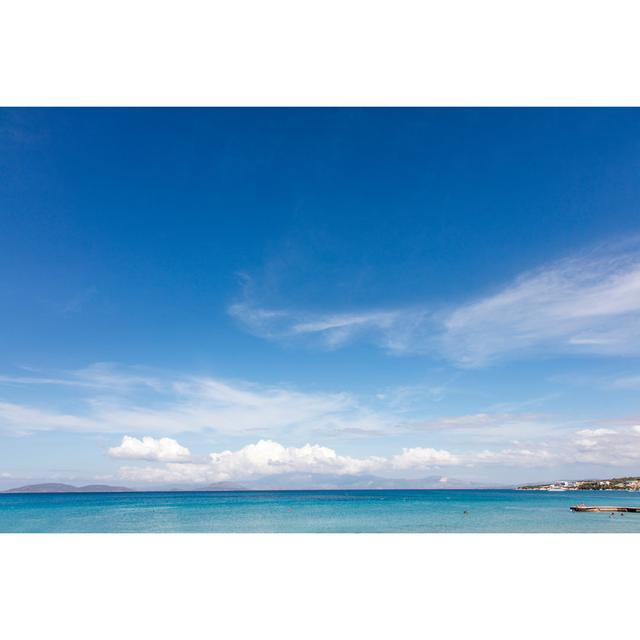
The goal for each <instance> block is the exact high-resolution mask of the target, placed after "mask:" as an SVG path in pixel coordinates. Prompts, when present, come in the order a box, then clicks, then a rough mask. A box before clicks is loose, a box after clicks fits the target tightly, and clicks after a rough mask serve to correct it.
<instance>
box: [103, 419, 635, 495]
mask: <svg viewBox="0 0 640 640" xmlns="http://www.w3.org/2000/svg"><path fill="white" fill-rule="evenodd" d="M165 451H170V452H175V451H179V452H185V451H187V450H186V449H185V448H184V447H182V446H181V445H180V444H179V443H178V442H177V441H175V440H172V439H170V438H163V439H162V440H155V439H154V438H150V437H145V438H143V439H142V440H138V439H136V438H131V437H129V436H125V437H124V438H123V440H122V443H121V444H120V446H118V447H113V448H111V449H109V452H108V453H109V455H110V456H112V457H114V458H128V459H130V460H142V461H149V460H155V461H158V462H165V464H163V465H162V466H157V465H155V466H148V465H147V466H133V467H132V466H128V467H127V466H125V467H121V468H120V470H119V477H120V478H122V479H123V480H127V481H136V482H155V483H168V482H180V483H194V484H197V483H210V482H224V481H242V480H248V479H251V478H263V477H268V476H272V475H280V474H288V473H307V474H334V475H360V474H377V475H381V476H383V477H396V478H397V477H404V476H406V475H408V476H410V477H419V476H420V475H421V474H425V473H427V472H432V471H441V470H442V469H444V468H456V467H457V468H461V467H471V468H475V467H483V466H486V465H494V466H499V465H502V466H514V467H537V468H539V467H542V468H544V467H552V466H554V465H557V464H559V463H562V464H587V463H588V464H600V465H613V464H629V463H638V462H640V425H634V426H631V427H622V428H618V429H606V428H598V429H579V430H577V431H573V432H571V433H570V434H567V435H566V436H564V437H562V438H555V439H554V441H553V442H547V443H528V444H524V443H521V444H516V445H512V446H511V447H510V448H503V449H499V450H489V449H484V450H480V451H474V452H466V453H453V452H451V451H447V450H444V449H433V448H430V447H409V448H406V447H405V448H403V449H402V450H401V452H400V453H396V454H393V455H390V456H367V457H360V458H358V457H354V456H344V455H339V454H338V453H337V452H336V451H335V450H334V449H331V448H329V447H325V446H321V445H317V444H314V445H311V444H306V445H304V446H302V447H285V446H283V445H282V444H280V443H278V442H275V441H273V440H259V441H258V442H256V443H252V444H248V445H246V446H244V447H242V448H240V449H238V450H236V451H229V450H226V451H222V452H219V453H210V454H209V456H208V458H207V459H205V460H204V461H195V460H192V459H191V458H190V456H189V455H188V452H187V454H186V455H181V456H179V457H174V458H170V457H169V456H165V457H161V455H162V452H165Z"/></svg>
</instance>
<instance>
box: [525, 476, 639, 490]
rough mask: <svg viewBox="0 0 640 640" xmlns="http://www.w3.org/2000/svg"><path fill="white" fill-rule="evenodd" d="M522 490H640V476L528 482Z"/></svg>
mask: <svg viewBox="0 0 640 640" xmlns="http://www.w3.org/2000/svg"><path fill="white" fill-rule="evenodd" d="M518 489H520V490H522V491H607V490H609V491H640V477H627V478H611V479H609V480H572V481H567V480H558V481H556V482H551V483H549V484H527V485H522V486H521V487H518Z"/></svg>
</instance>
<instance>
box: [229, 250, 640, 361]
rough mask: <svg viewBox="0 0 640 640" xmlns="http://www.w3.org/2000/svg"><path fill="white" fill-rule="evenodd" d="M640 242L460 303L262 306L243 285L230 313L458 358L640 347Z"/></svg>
mask: <svg viewBox="0 0 640 640" xmlns="http://www.w3.org/2000/svg"><path fill="white" fill-rule="evenodd" d="M637 244H638V243H637V242H634V243H632V244H629V245H626V246H617V247H608V248H606V249H601V250H599V251H594V252H591V253H585V254H581V255H576V256H572V257H570V258H567V259H564V260H561V261H558V262H556V263H553V264H549V265H546V266H543V267H542V268H540V269H538V270H535V271H532V272H528V273H524V274H522V275H521V276H519V277H518V278H516V279H515V280H514V281H512V282H510V283H508V284H506V285H505V286H503V287H502V288H501V289H500V290H499V291H497V292H496V293H493V294H490V295H487V296H485V297H481V298H479V299H477V300H474V301H470V302H467V303H464V304H462V305H458V306H456V307H453V308H446V307H442V306H440V307H439V308H434V306H433V305H432V304H431V303H429V302H426V303H425V304H424V305H422V306H412V307H405V308H396V309H385V310H364V311H357V312H356V311H353V312H348V313H320V314H314V313H310V312H304V311H300V310H291V309H269V310H267V309H263V308H260V307H259V306H257V305H256V304H255V303H254V302H253V301H252V300H251V299H250V298H249V297H248V295H247V293H246V292H245V294H244V298H243V299H242V300H241V301H240V302H237V303H235V304H233V305H231V306H230V307H229V313H230V314H231V315H232V316H233V317H234V318H236V319H237V320H238V321H239V322H240V323H241V324H242V325H243V326H245V327H246V328H247V329H248V330H249V331H251V332H252V333H254V334H256V335H259V336H262V337H265V338H268V339H276V340H293V339H300V338H305V337H307V338H308V337H310V336H315V338H316V340H317V341H318V343H319V344H321V345H324V346H326V347H328V348H337V347H340V346H343V345H345V344H347V343H348V342H350V341H352V340H354V339H356V338H367V339H369V340H371V341H372V342H373V343H375V344H377V345H380V346H382V347H383V348H385V349H387V350H389V351H391V352H394V353H422V354H431V355H433V354H437V355H440V356H444V357H445V358H447V359H449V360H451V361H453V362H455V363H456V364H458V365H460V366H466V367H476V366H482V365H486V364H488V363H490V362H492V361H494V360H496V359H499V358H506V357H513V356H522V355H527V354H534V353H592V354H600V355H639V354H640V250H639V249H638V247H637Z"/></svg>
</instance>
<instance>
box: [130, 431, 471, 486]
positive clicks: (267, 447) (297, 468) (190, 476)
mask: <svg viewBox="0 0 640 640" xmlns="http://www.w3.org/2000/svg"><path fill="white" fill-rule="evenodd" d="M457 462H458V460H457V458H456V457H455V456H453V455H452V454H450V453H449V452H447V451H437V450H435V449H420V448H414V449H405V450H403V452H402V454H400V455H398V456H394V457H393V458H384V457H380V456H368V457H364V458H355V457H352V456H344V455H339V454H338V453H336V451H335V450H333V449H330V448H329V447H324V446H321V445H317V444H313V445H312V444H306V445H304V446H302V447H285V446H283V445H282V444H280V443H278V442H274V441H273V440H260V441H258V442H256V443H255V444H249V445H247V446H245V447H242V448H241V449H238V450H237V451H222V452H220V453H212V454H210V456H209V461H208V463H206V464H188V463H187V464H167V465H165V466H163V467H124V468H122V469H121V470H120V473H121V477H122V478H123V479H125V480H136V481H152V482H218V481H224V480H246V479H248V478H252V477H264V476H269V475H274V474H282V473H293V472H304V473H330V474H338V475H357V474H362V473H379V472H385V471H387V472H388V471H392V470H395V469H402V470H407V469H411V470H428V469H433V468H438V467H440V466H446V465H451V464H455V463H457Z"/></svg>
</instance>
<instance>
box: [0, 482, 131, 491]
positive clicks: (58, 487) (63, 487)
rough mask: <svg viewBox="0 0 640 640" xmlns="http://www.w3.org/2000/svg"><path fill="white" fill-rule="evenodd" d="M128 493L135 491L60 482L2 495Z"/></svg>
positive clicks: (27, 487) (32, 486)
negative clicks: (75, 485)
mask: <svg viewBox="0 0 640 640" xmlns="http://www.w3.org/2000/svg"><path fill="white" fill-rule="evenodd" d="M127 491H134V489H129V488H127V487H111V486H109V485H107V484H88V485H85V486H83V487H74V486H73V485H71V484H62V483H60V482H45V483H42V484H28V485H25V486H24V487H16V488H15V489H7V490H6V491H3V492H2V493H112V492H113V493H115V492H118V493H122V492H127Z"/></svg>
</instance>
